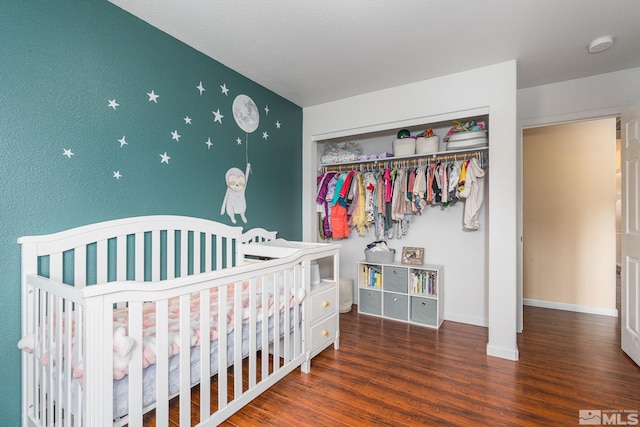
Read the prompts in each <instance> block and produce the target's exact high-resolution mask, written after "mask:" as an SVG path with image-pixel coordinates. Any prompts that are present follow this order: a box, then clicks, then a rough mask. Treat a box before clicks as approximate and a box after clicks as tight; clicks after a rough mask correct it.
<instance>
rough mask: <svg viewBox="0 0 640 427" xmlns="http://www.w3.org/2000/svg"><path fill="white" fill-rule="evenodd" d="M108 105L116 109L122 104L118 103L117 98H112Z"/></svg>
mask: <svg viewBox="0 0 640 427" xmlns="http://www.w3.org/2000/svg"><path fill="white" fill-rule="evenodd" d="M108 106H109V107H111V108H113V109H114V110H115V109H116V107H119V106H120V104H118V103H117V102H116V100H115V99H110V100H109V105H108Z"/></svg>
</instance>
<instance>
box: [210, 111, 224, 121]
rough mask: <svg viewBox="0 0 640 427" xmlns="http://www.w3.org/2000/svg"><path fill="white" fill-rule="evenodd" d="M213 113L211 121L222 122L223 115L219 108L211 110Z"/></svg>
mask: <svg viewBox="0 0 640 427" xmlns="http://www.w3.org/2000/svg"><path fill="white" fill-rule="evenodd" d="M212 113H213V115H214V116H215V117H214V118H213V122H214V123H215V122H219V123H220V124H222V118H223V117H224V116H223V115H222V114H220V109H219V108H218V109H217V110H216V111H212Z"/></svg>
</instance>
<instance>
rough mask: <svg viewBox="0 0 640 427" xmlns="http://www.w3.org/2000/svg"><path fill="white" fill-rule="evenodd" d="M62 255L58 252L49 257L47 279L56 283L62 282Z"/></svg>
mask: <svg viewBox="0 0 640 427" xmlns="http://www.w3.org/2000/svg"><path fill="white" fill-rule="evenodd" d="M62 263H63V260H62V253H61V252H58V253H55V254H51V255H50V256H49V278H50V279H51V280H55V281H56V282H62Z"/></svg>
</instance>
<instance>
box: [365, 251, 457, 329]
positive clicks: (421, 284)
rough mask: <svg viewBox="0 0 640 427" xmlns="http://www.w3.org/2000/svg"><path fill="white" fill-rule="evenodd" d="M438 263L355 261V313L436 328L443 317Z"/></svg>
mask: <svg viewBox="0 0 640 427" xmlns="http://www.w3.org/2000/svg"><path fill="white" fill-rule="evenodd" d="M443 274H444V269H443V267H442V266H441V265H427V264H425V265H419V266H418V265H404V264H399V263H371V262H368V261H360V262H359V263H358V313H363V314H371V315H374V316H379V317H385V318H389V319H394V320H400V321H403V322H409V323H414V324H417V325H423V326H428V327H431V328H439V327H440V325H441V324H442V321H443V319H444V315H443V312H444V305H443V286H442V284H443V281H444V277H443Z"/></svg>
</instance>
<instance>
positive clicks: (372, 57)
mask: <svg viewBox="0 0 640 427" xmlns="http://www.w3.org/2000/svg"><path fill="white" fill-rule="evenodd" d="M109 1H111V3H113V4H115V5H117V6H119V7H121V8H122V9H124V10H126V11H128V12H130V13H132V14H133V15H135V16H137V17H139V18H140V19H142V20H144V21H146V22H148V23H149V24H151V25H153V26H155V27H157V28H159V29H160V30H162V31H164V32H166V33H168V34H170V35H172V36H173V37H175V38H177V39H179V40H181V41H182V42H184V43H186V44H187V45H189V46H192V47H193V48H195V49H197V50H198V51H200V52H202V53H204V54H206V55H208V56H210V57H212V58H214V59H216V60H217V61H219V62H221V63H222V64H224V65H226V66H228V67H229V68H232V69H234V70H236V71H237V72H239V73H240V74H242V75H244V76H246V77H248V78H250V79H251V80H253V81H255V82H257V83H259V84H261V85H263V86H265V87H267V88H268V89H270V90H272V91H274V92H275V93H277V94H279V95H281V96H283V97H284V98H286V99H288V100H290V101H292V102H294V103H296V104H297V105H299V106H301V107H307V106H312V105H316V104H321V103H324V102H329V101H334V100H336V99H341V98H345V97H348V96H353V95H358V94H361V93H366V92H372V91H375V90H379V89H384V88H388V87H393V86H398V85H402V84H406V83H411V82H415V81H420V80H426V79H430V78H433V77H438V76H442V75H446V74H451V73H455V72H460V71H466V70H470V69H473V68H478V67H482V66H485V65H491V64H495V63H498V62H502V61H506V60H510V59H516V60H517V61H518V87H519V88H526V87H531V86H538V85H541V84H547V83H553V82H558V81H564V80H570V79H575V78H580V77H586V76H591V75H596V74H602V73H607V72H611V71H617V70H622V69H626V68H635V67H640V2H638V0H616V1H605V0H519V1H514V0H484V1H478V0H306V1H305V0H272V1H263V0H262V1H261V0H189V1H178V0H153V1H150V0H109ZM602 35H613V36H614V39H615V44H614V46H613V47H612V48H611V49H609V50H607V51H604V52H601V53H599V54H589V53H588V51H587V45H588V44H589V41H590V40H592V39H594V38H596V37H598V36H602Z"/></svg>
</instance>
